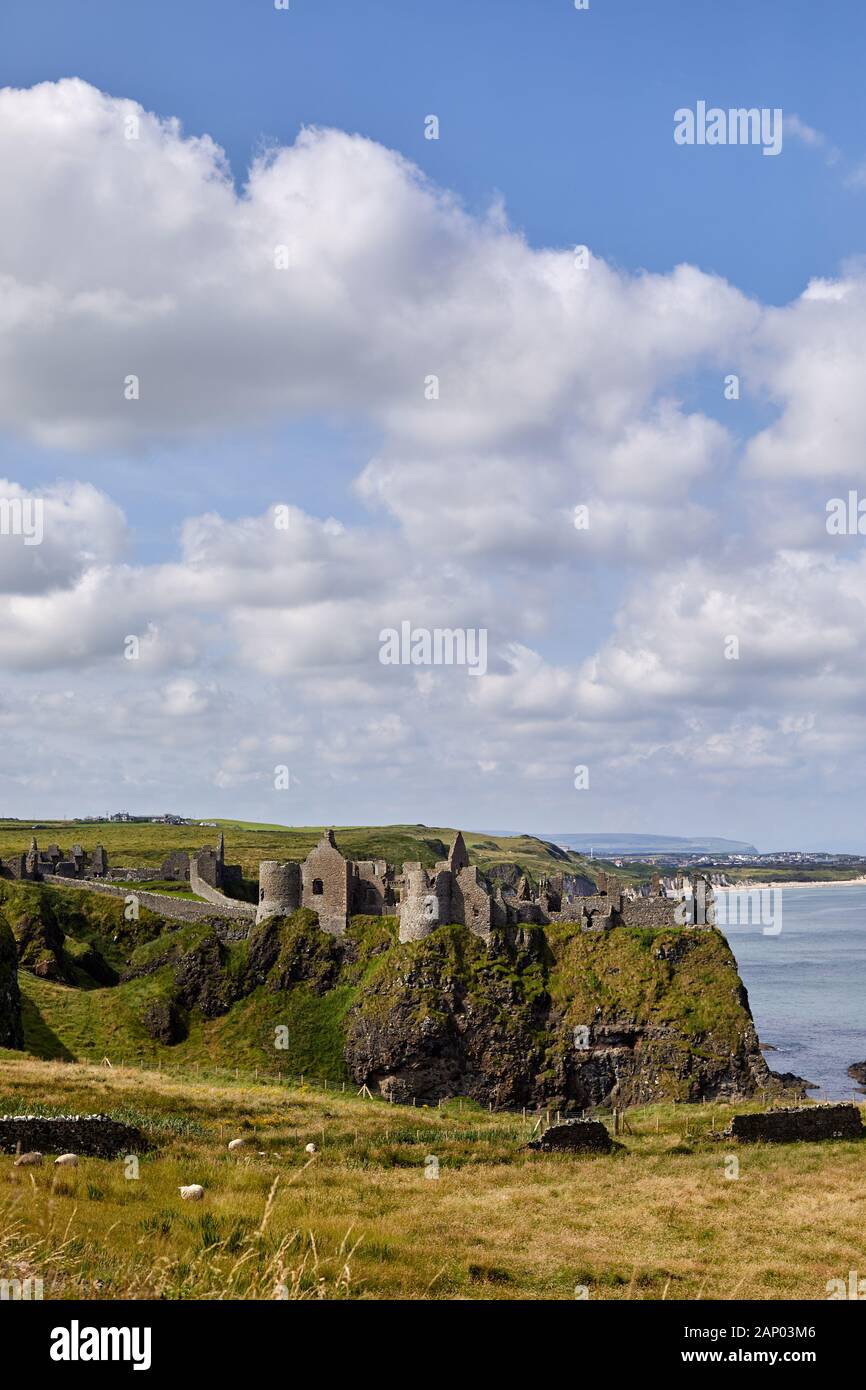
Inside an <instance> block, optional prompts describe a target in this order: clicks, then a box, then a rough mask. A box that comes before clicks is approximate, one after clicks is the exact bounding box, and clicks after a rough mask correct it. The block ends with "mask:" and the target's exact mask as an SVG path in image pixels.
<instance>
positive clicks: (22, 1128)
mask: <svg viewBox="0 0 866 1390" xmlns="http://www.w3.org/2000/svg"><path fill="white" fill-rule="evenodd" d="M151 1147H152V1146H151V1144H150V1143H149V1141H148V1140H147V1139H145V1137H144V1135H143V1134H142V1133H141V1131H140V1130H138V1129H134V1128H133V1127H132V1125H122V1124H120V1123H119V1122H118V1121H117V1120H112V1119H109V1117H108V1116H107V1115H61V1116H58V1117H56V1118H53V1119H46V1118H45V1117H44V1116H41V1115H2V1116H0V1153H7V1154H14V1153H16V1152H17V1151H18V1150H19V1149H20V1151H21V1153H33V1152H34V1151H35V1152H37V1153H43V1154H64V1153H73V1154H80V1155H83V1156H85V1157H88V1158H117V1157H118V1155H120V1154H132V1153H144V1152H146V1151H147V1150H148V1149H149V1148H151Z"/></svg>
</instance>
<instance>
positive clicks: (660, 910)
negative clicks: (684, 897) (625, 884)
mask: <svg viewBox="0 0 866 1390" xmlns="http://www.w3.org/2000/svg"><path fill="white" fill-rule="evenodd" d="M680 903H681V899H680V898H662V897H655V898H626V899H625V901H624V902H623V905H622V915H623V919H624V921H625V925H626V926H627V927H656V928H660V927H676V926H682V925H684V924H683V923H682V922H677V919H676V917H675V916H674V913H675V912H676V909H677V908H678V907H679V906H680Z"/></svg>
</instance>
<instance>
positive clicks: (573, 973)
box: [346, 925, 772, 1111]
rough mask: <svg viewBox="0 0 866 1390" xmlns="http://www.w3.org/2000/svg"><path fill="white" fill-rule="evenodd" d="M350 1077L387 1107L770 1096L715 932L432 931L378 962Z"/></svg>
mask: <svg viewBox="0 0 866 1390" xmlns="http://www.w3.org/2000/svg"><path fill="white" fill-rule="evenodd" d="M346 1057H347V1061H348V1063H349V1066H350V1068H351V1071H352V1074H353V1075H354V1077H355V1079H356V1080H358V1081H359V1082H360V1081H364V1082H366V1083H367V1084H368V1085H369V1086H370V1087H371V1089H372V1088H373V1087H376V1088H378V1089H379V1090H381V1091H382V1092H383V1093H385V1094H390V1095H392V1096H393V1097H394V1099H395V1100H406V1099H408V1098H410V1097H411V1096H417V1097H418V1098H419V1099H421V1098H423V1099H425V1100H435V1099H438V1097H439V1096H447V1095H453V1094H455V1093H460V1094H465V1095H470V1096H472V1097H474V1098H475V1099H476V1100H478V1101H481V1102H483V1103H485V1104H493V1105H494V1106H522V1105H527V1106H533V1105H541V1104H544V1105H548V1106H551V1107H556V1108H558V1109H561V1110H563V1111H569V1110H582V1109H586V1108H588V1107H590V1106H593V1105H598V1104H601V1103H603V1102H607V1101H614V1102H619V1103H622V1104H636V1103H646V1102H649V1101H653V1100H659V1099H663V1098H666V1099H678V1100H691V1101H695V1100H702V1099H706V1098H710V1097H713V1096H734V1095H749V1094H752V1093H753V1092H754V1091H755V1090H756V1089H758V1088H762V1087H767V1086H768V1085H771V1084H772V1083H771V1078H770V1073H769V1071H768V1069H767V1066H766V1063H765V1062H764V1059H763V1057H762V1055H761V1052H760V1050H759V1046H758V1039H757V1035H756V1033H755V1028H754V1024H753V1022H752V1016H751V1013H750V1010H749V1005H748V998H747V995H746V991H745V989H744V987H743V985H742V982H741V981H740V978H739V975H738V974H737V967H736V962H735V960H734V957H733V955H732V954H731V951H730V948H729V947H728V945H727V942H726V941H725V939H724V937H723V936H722V935H721V933H719V932H717V931H708V930H705V929H700V930H696V929H680V930H671V929H667V930H659V931H650V930H646V931H642V930H635V929H631V928H626V927H622V928H617V929H615V930H613V931H610V932H608V933H606V934H600V933H599V934H596V933H588V932H575V931H574V929H573V928H571V927H568V926H565V925H555V926H549V927H545V928H543V929H542V928H533V929H532V930H531V931H529V932H524V933H523V934H522V942H521V944H519V945H516V946H513V947H510V948H509V947H508V946H506V945H505V944H504V943H500V944H499V945H497V946H494V947H492V948H491V949H488V948H486V947H485V946H484V943H483V942H481V941H479V939H478V938H477V937H474V936H472V935H471V934H470V933H468V932H466V931H464V930H463V929H461V928H454V927H448V928H443V929H441V930H440V931H438V932H435V933H433V935H431V936H429V937H427V938H426V939H425V940H423V941H421V942H417V943H410V944H408V945H406V946H401V947H400V948H399V949H398V950H397V951H394V952H389V953H388V955H387V956H386V957H384V958H383V960H382V962H381V965H380V967H379V969H378V970H377V971H376V973H375V976H374V977H373V978H372V979H370V980H369V981H368V982H367V983H366V985H365V988H364V990H363V992H362V993H361V996H360V997H359V999H358V1001H357V1003H356V1005H355V1007H354V1008H353V1010H352V1011H351V1014H350V1018H349V1026H348V1035H347V1044H346Z"/></svg>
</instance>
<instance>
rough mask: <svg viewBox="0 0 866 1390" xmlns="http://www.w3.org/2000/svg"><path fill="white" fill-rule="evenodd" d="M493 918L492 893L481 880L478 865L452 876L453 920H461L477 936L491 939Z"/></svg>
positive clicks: (470, 866) (469, 866)
mask: <svg viewBox="0 0 866 1390" xmlns="http://www.w3.org/2000/svg"><path fill="white" fill-rule="evenodd" d="M492 919H493V910H492V902H491V897H490V894H489V893H488V892H487V889H486V888H485V887H484V884H483V883H481V882H480V881H479V878H478V869H477V868H476V866H475V865H468V866H467V867H466V868H463V869H461V870H460V872H459V873H457V874H455V875H453V876H452V880H451V921H452V922H461V923H462V924H463V926H465V927H468V928H469V930H470V931H472V932H474V933H475V935H476V936H483V937H484V938H485V940H489V939H490V927H491V924H492Z"/></svg>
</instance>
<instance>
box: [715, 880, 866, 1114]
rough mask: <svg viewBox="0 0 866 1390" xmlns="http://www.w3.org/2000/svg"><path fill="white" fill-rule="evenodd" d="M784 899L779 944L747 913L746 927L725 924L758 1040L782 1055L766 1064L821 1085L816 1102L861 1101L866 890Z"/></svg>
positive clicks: (856, 887) (790, 893)
mask: <svg viewBox="0 0 866 1390" xmlns="http://www.w3.org/2000/svg"><path fill="white" fill-rule="evenodd" d="M780 891H781V907H782V913H781V922H782V930H781V932H780V933H779V935H778V936H769V935H764V934H763V933H762V931H761V926H760V924H756V925H750V924H749V923H748V919H747V914H746V913H745V912H743V913H741V920H742V921H743V923H744V924H743V925H735V924H728V925H722V924H721V923H720V929H721V930H722V931H723V932H724V934H725V936H726V937H727V939H728V942H729V943H730V946H731V950H732V951H733V953H734V955H735V956H736V958H737V964H738V966H739V969H740V976H741V978H742V980H743V983H744V985H745V986H746V989H747V990H748V991H749V1003H750V1005H751V1009H752V1014H753V1015H754V1019H755V1026H756V1028H757V1030H758V1037H759V1038H760V1040H761V1042H762V1043H772V1044H773V1046H774V1047H775V1048H777V1049H778V1050H777V1051H775V1052H765V1054H764V1055H765V1057H766V1059H767V1064H768V1066H770V1067H771V1068H772V1070H773V1071H792V1072H796V1074H797V1075H798V1076H802V1077H805V1079H806V1080H807V1081H814V1082H816V1083H817V1085H818V1087H819V1089H818V1090H817V1091H809V1093H808V1094H809V1096H810V1097H811V1098H814V1099H816V1100H851V1099H852V1098H855V1097H856V1098H858V1099H862V1097H858V1096H857V1093H856V1090H855V1088H856V1086H857V1082H856V1081H853V1080H852V1079H851V1077H850V1076H848V1075H846V1068H847V1067H849V1066H850V1065H851V1063H852V1062H863V1061H866V884H852V885H851V886H840V887H830V888H782V889H781V890H780ZM720 896H721V895H720ZM725 896H727V895H725ZM737 896H739V897H743V896H745V895H737ZM767 906H768V909H769V908H770V904H769V899H767ZM770 910H771V909H770Z"/></svg>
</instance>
